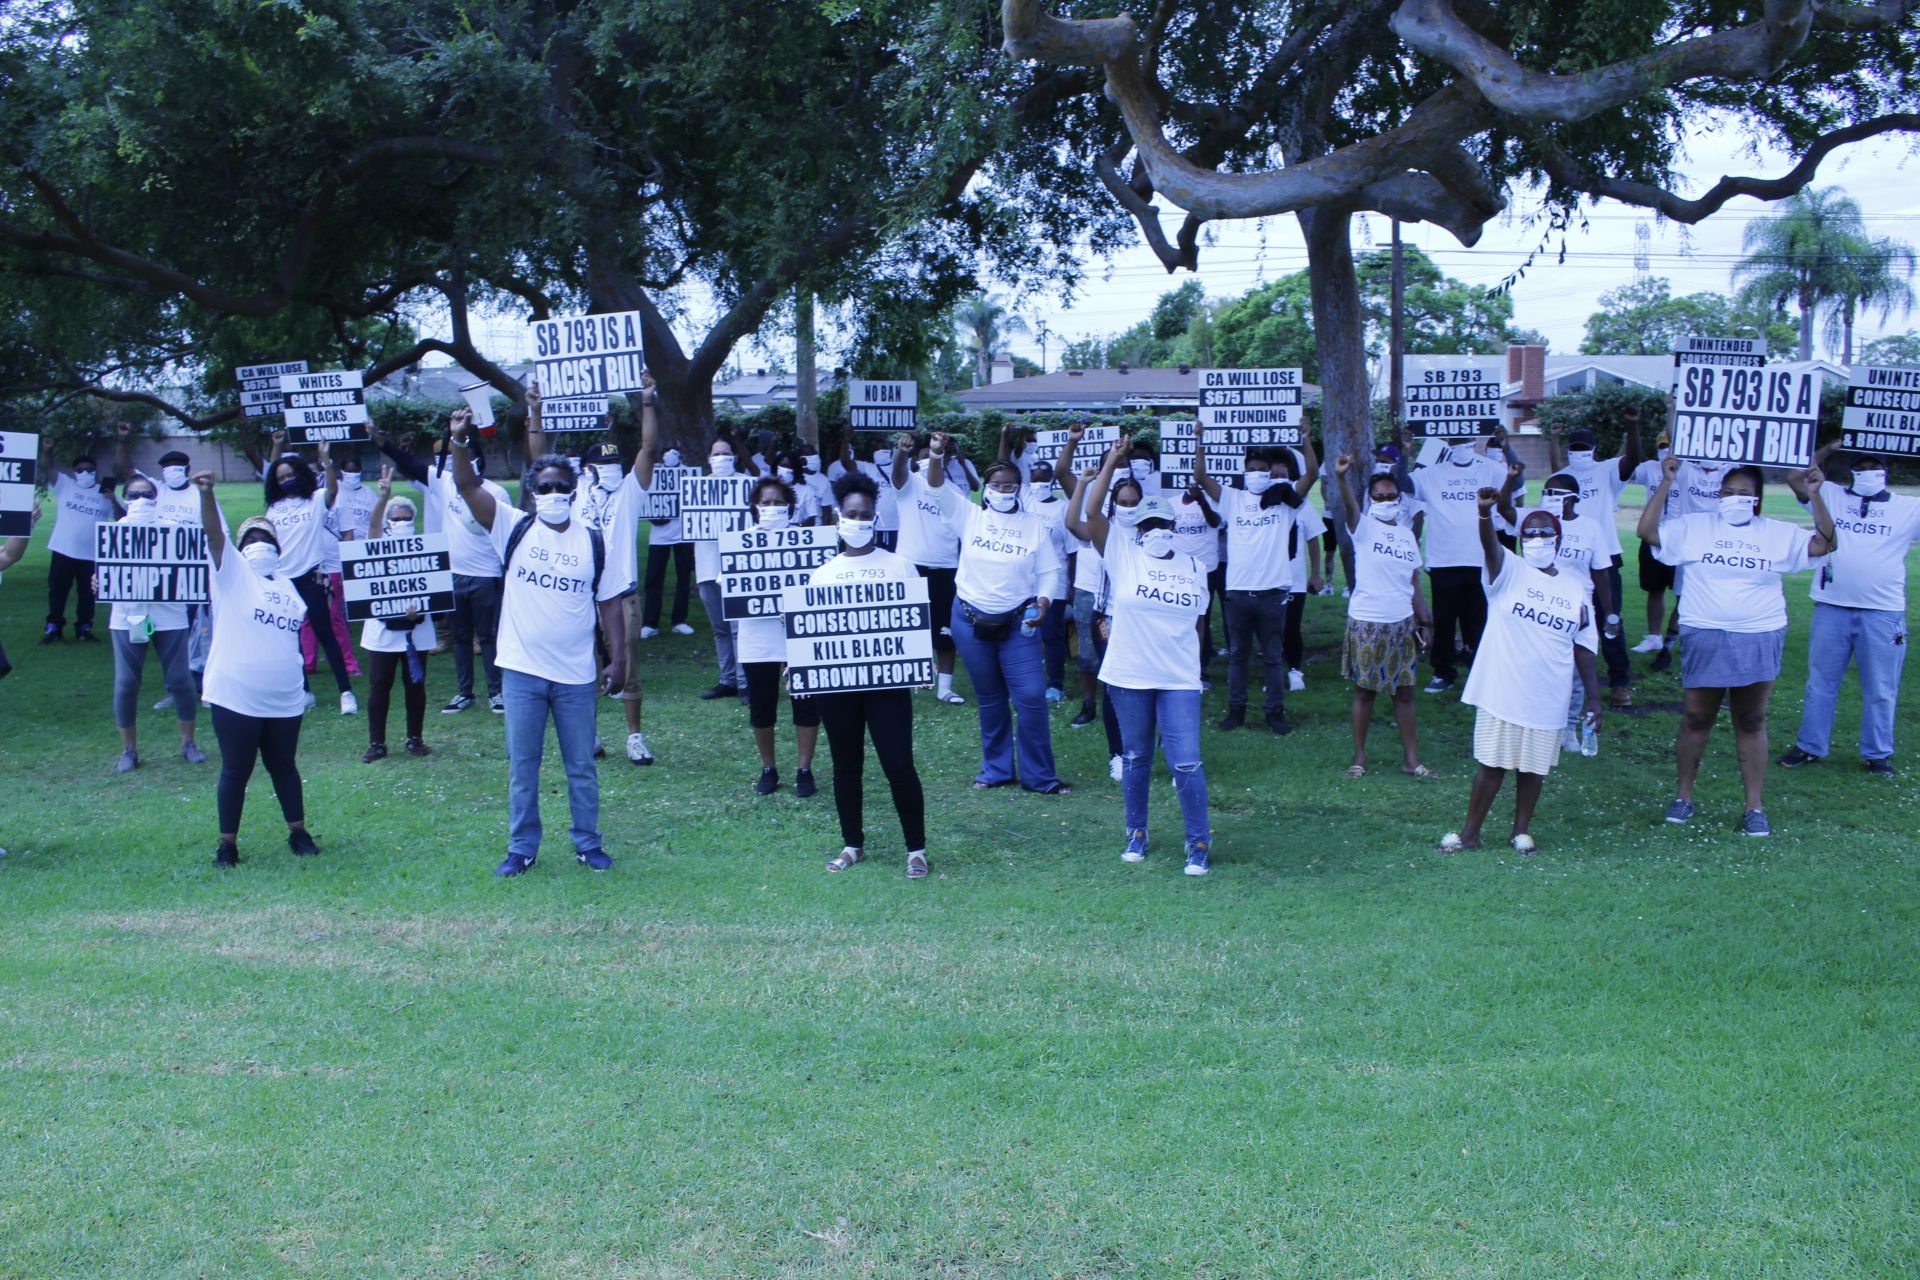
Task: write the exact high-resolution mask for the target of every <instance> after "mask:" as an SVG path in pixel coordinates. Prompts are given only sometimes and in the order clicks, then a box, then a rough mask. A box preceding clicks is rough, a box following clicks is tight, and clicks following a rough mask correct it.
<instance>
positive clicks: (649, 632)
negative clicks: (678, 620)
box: [640, 627, 660, 640]
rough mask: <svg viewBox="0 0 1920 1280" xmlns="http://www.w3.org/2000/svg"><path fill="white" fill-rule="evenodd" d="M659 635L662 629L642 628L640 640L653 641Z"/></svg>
mask: <svg viewBox="0 0 1920 1280" xmlns="http://www.w3.org/2000/svg"><path fill="white" fill-rule="evenodd" d="M659 634H660V628H658V627H642V628H640V638H641V639H642V640H651V639H653V638H654V637H655V636H657V635H659Z"/></svg>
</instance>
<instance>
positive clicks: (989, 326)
mask: <svg viewBox="0 0 1920 1280" xmlns="http://www.w3.org/2000/svg"><path fill="white" fill-rule="evenodd" d="M953 322H954V325H955V327H956V328H958V329H959V331H960V336H961V339H962V341H963V342H965V344H966V346H967V348H968V349H969V350H970V351H972V352H973V385H974V386H976V387H984V386H985V385H987V383H988V382H990V381H992V380H993V358H994V357H995V356H997V355H999V354H1001V353H1002V352H1004V351H1006V350H1007V347H1008V343H1007V338H1008V337H1009V336H1010V335H1012V334H1016V333H1025V332H1027V322H1026V321H1025V320H1022V319H1021V318H1020V317H1019V316H1017V315H1014V314H1013V312H1012V310H1011V309H1009V308H1008V306H1007V305H1006V303H1004V302H1002V301H1000V299H998V298H996V297H994V296H993V295H992V294H987V293H981V294H975V295H974V296H973V297H971V298H968V299H967V300H966V301H964V302H962V303H961V304H960V305H959V306H958V307H955V308H954V312H953Z"/></svg>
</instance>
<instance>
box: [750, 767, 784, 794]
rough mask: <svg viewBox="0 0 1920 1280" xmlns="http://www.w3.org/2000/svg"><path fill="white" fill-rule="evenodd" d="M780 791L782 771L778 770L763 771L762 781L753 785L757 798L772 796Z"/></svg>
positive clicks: (761, 774)
mask: <svg viewBox="0 0 1920 1280" xmlns="http://www.w3.org/2000/svg"><path fill="white" fill-rule="evenodd" d="M779 789H780V771H779V770H778V769H762V770H761V771H760V781H758V782H756V783H754V784H753V794H755V795H757V796H770V795H772V794H773V793H774V792H776V791H778V790H779Z"/></svg>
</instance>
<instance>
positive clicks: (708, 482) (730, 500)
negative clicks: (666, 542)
mask: <svg viewBox="0 0 1920 1280" xmlns="http://www.w3.org/2000/svg"><path fill="white" fill-rule="evenodd" d="M752 490H753V477H752V476H708V475H701V474H699V473H698V472H695V473H694V474H692V475H683V476H681V477H680V528H681V536H682V537H683V538H685V539H686V540H687V541H688V542H715V541H718V540H719V537H720V535H721V534H723V533H730V532H732V531H733V530H735V529H740V528H744V527H745V526H746V523H747V495H748V494H749V493H751V492H752Z"/></svg>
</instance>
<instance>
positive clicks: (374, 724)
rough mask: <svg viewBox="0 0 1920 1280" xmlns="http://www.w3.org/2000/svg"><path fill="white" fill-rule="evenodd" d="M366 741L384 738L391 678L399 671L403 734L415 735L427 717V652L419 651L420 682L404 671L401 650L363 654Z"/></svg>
mask: <svg viewBox="0 0 1920 1280" xmlns="http://www.w3.org/2000/svg"><path fill="white" fill-rule="evenodd" d="M366 669H367V741H368V742H379V743H384V742H386V740H387V707H388V706H389V705H390V704H391V703H392V701H393V679H394V674H395V672H398V673H399V675H400V692H401V696H402V697H403V698H404V699H405V701H406V704H407V736H408V737H409V738H417V737H419V736H420V735H421V734H422V733H423V732H424V731H425V728H426V721H427V655H426V654H424V653H423V654H421V655H420V683H418V684H415V683H414V682H413V680H412V678H411V677H410V676H409V675H408V674H407V655H406V654H404V653H375V652H369V653H368V654H367V662H366Z"/></svg>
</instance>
